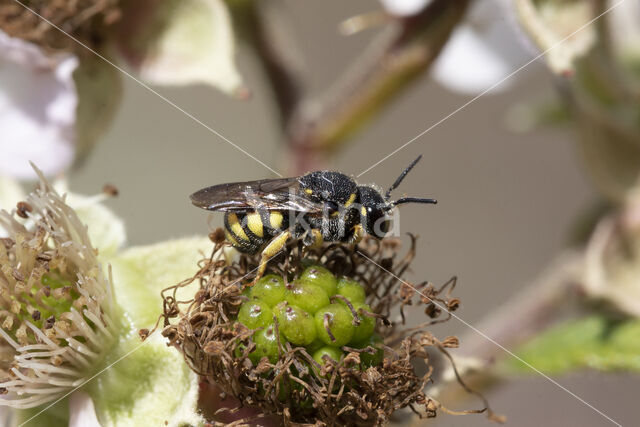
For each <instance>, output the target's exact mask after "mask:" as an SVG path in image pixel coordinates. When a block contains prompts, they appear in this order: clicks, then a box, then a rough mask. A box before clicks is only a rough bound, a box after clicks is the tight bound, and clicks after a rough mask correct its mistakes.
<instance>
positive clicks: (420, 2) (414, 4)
mask: <svg viewBox="0 0 640 427" xmlns="http://www.w3.org/2000/svg"><path fill="white" fill-rule="evenodd" d="M432 1H433V0H380V3H382V7H384V9H385V10H386V11H387V13H389V14H391V15H394V16H412V15H416V14H418V13H420V11H422V9H424V8H425V7H427V6H428V5H429V3H431V2H432Z"/></svg>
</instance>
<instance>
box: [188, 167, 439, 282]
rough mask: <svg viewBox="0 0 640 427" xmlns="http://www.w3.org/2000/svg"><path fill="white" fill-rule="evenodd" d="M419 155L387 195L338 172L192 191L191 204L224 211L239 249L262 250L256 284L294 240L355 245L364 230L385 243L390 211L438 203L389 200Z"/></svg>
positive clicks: (231, 238)
mask: <svg viewBox="0 0 640 427" xmlns="http://www.w3.org/2000/svg"><path fill="white" fill-rule="evenodd" d="M421 157H422V156H419V157H418V158H417V159H415V160H414V161H413V162H412V163H411V164H410V165H409V166H408V167H407V168H406V169H405V170H404V171H403V172H402V173H401V174H400V176H399V177H398V179H396V181H395V182H394V183H393V185H392V186H391V187H390V188H389V189H388V190H387V191H386V192H385V193H384V196H383V195H382V192H381V191H380V190H379V189H378V188H376V187H375V186H371V185H358V184H357V183H356V182H355V181H354V180H353V178H351V177H349V176H347V175H345V174H342V173H340V172H333V171H316V172H310V173H308V174H306V175H303V176H299V177H292V178H276V179H262V180H258V181H248V182H234V183H229V184H219V185H214V186H212V187H207V188H203V189H202V190H199V191H197V192H195V193H193V194H192V195H191V202H192V203H193V204H194V205H196V206H198V207H200V208H203V209H207V210H210V211H222V212H224V213H225V215H224V228H225V235H226V238H227V240H228V241H229V242H230V243H231V244H232V245H233V246H234V247H235V248H237V249H238V250H239V251H241V252H245V253H249V254H254V253H257V252H258V251H260V250H262V255H261V259H260V265H259V267H258V272H257V275H256V279H255V280H257V279H258V278H259V277H261V276H262V275H263V274H264V271H265V269H266V266H267V262H268V260H269V259H270V258H272V257H273V256H275V255H276V254H277V253H278V252H279V251H280V250H281V249H282V248H283V247H284V246H285V244H286V242H287V240H289V239H290V238H291V237H294V238H302V240H303V242H304V244H305V245H307V246H319V245H321V244H322V242H323V241H328V242H347V243H353V244H356V243H358V242H359V241H360V240H361V239H362V237H363V235H364V233H365V232H366V233H368V234H371V235H372V236H375V237H376V238H378V239H382V238H383V237H384V236H385V235H386V234H387V232H388V231H389V217H388V213H389V212H390V211H391V210H392V209H393V208H394V207H396V206H398V205H401V204H404V203H434V204H435V203H437V202H436V200H434V199H420V198H414V197H403V198H401V199H398V200H395V201H391V200H390V196H391V192H392V191H393V190H394V189H395V188H396V187H397V186H398V185H400V183H401V182H402V180H403V179H404V177H405V176H406V175H407V174H408V173H409V171H410V170H411V169H412V168H413V167H414V166H415V165H416V163H418V161H419V160H420V158H421ZM254 282H255V281H254Z"/></svg>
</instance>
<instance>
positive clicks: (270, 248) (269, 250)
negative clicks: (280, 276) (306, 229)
mask: <svg viewBox="0 0 640 427" xmlns="http://www.w3.org/2000/svg"><path fill="white" fill-rule="evenodd" d="M290 237H291V232H290V231H289V230H287V231H283V232H282V233H280V234H278V235H277V236H276V237H274V238H273V239H272V240H271V241H270V242H269V244H268V245H267V246H266V247H265V248H264V249H263V250H262V254H261V256H260V264H259V265H258V273H257V274H256V277H255V279H253V282H252V283H251V284H250V285H249V286H253V285H254V284H255V283H256V282H257V281H258V279H260V278H261V277H262V275H263V274H264V272H265V270H266V269H267V263H268V262H269V260H270V259H271V258H273V257H274V256H276V254H277V253H278V252H280V250H282V248H284V245H286V244H287V240H289V238H290Z"/></svg>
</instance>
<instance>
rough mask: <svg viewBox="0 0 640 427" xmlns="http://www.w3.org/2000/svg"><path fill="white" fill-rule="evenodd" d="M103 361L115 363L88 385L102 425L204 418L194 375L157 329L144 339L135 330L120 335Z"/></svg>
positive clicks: (173, 422) (187, 421) (199, 420)
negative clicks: (141, 339)
mask: <svg viewBox="0 0 640 427" xmlns="http://www.w3.org/2000/svg"><path fill="white" fill-rule="evenodd" d="M120 359H121V360H120ZM106 364H107V366H109V365H111V364H113V366H111V367H110V368H109V369H107V370H105V371H104V372H103V373H102V374H100V375H98V376H97V377H96V378H95V379H94V380H93V381H91V382H90V383H89V386H88V389H87V391H88V392H89V394H90V395H91V397H92V398H93V400H94V404H95V407H96V413H97V414H98V416H99V419H100V424H101V425H102V426H104V427H109V426H118V427H128V426H132V427H134V426H142V425H148V426H162V425H168V426H182V425H194V426H195V425H201V424H203V420H202V418H201V417H200V416H199V415H198V414H197V412H196V404H197V400H198V377H197V376H196V375H195V374H194V373H193V372H192V371H191V369H190V368H189V367H188V366H187V364H186V363H185V362H184V360H183V358H182V355H181V354H180V353H179V352H178V351H176V350H175V349H173V348H169V347H167V345H166V343H165V339H164V338H163V337H162V336H161V335H160V334H159V333H158V332H156V333H154V334H153V335H152V336H150V337H149V338H148V339H147V340H146V341H144V342H142V343H141V342H140V340H139V338H138V337H137V335H135V336H130V337H128V338H123V340H122V341H121V342H120V343H119V344H118V345H117V347H116V349H115V351H113V352H111V353H110V354H109V357H108V360H107V361H106Z"/></svg>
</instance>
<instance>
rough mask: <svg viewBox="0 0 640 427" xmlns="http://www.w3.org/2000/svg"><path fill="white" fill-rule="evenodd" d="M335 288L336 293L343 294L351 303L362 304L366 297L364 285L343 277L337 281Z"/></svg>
mask: <svg viewBox="0 0 640 427" xmlns="http://www.w3.org/2000/svg"><path fill="white" fill-rule="evenodd" d="M336 289H337V290H336V294H337V295H342V296H344V297H345V298H347V299H348V300H349V302H351V304H358V303H359V304H364V300H365V297H366V294H365V291H364V287H363V286H362V285H361V284H360V283H358V282H356V281H355V280H351V279H347V278H346V277H343V278H342V279H340V280H339V281H338V285H337V287H336Z"/></svg>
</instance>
